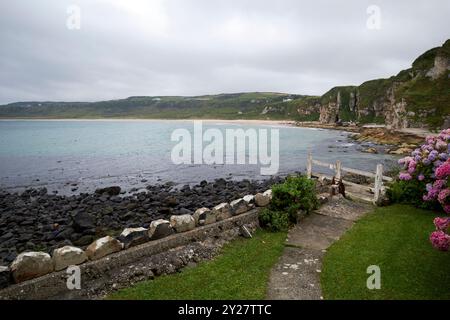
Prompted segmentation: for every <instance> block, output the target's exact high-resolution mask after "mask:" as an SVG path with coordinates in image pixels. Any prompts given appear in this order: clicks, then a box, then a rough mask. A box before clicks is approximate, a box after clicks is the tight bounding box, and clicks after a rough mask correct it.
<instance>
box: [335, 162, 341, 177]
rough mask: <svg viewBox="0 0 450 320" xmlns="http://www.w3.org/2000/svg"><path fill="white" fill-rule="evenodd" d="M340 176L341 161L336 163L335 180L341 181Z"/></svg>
mask: <svg viewBox="0 0 450 320" xmlns="http://www.w3.org/2000/svg"><path fill="white" fill-rule="evenodd" d="M341 177H342V174H341V161H340V160H337V161H336V179H338V180H341Z"/></svg>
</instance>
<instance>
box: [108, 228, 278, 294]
mask: <svg viewBox="0 0 450 320" xmlns="http://www.w3.org/2000/svg"><path fill="white" fill-rule="evenodd" d="M285 239H286V233H284V232H279V233H269V232H265V231H261V230H259V231H257V232H256V233H255V234H254V236H253V238H252V239H242V238H240V239H237V240H234V241H232V242H231V243H229V244H228V245H226V246H225V247H224V248H223V250H222V253H221V254H220V255H219V256H217V257H216V258H215V259H213V260H211V261H205V262H202V263H200V264H199V265H198V266H197V267H195V268H188V269H184V270H183V271H182V272H180V273H177V274H173V275H166V276H161V277H158V278H156V279H154V280H149V281H144V282H141V283H139V284H137V285H135V286H133V287H130V288H126V289H122V290H119V291H117V292H115V293H113V294H112V295H110V296H109V297H108V298H110V299H152V300H157V299H160V300H175V299H204V300H213V299H224V300H225V299H264V298H265V294H266V288H267V282H268V279H269V273H270V269H271V268H272V266H273V265H274V264H275V263H276V261H277V260H278V257H279V256H280V255H281V253H282V251H283V247H284V242H285Z"/></svg>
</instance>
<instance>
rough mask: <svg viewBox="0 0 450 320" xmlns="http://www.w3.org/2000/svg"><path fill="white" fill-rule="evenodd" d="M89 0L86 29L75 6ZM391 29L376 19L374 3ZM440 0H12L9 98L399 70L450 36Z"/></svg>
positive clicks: (296, 86) (302, 81) (310, 86)
mask: <svg viewBox="0 0 450 320" xmlns="http://www.w3.org/2000/svg"><path fill="white" fill-rule="evenodd" d="M71 4H77V5H78V6H79V7H80V8H81V19H82V20H81V30H77V31H71V30H68V29H67V28H66V19H67V17H68V15H67V13H66V9H67V7H68V6H69V5H71ZM372 4H375V5H378V6H379V7H380V9H381V18H382V20H381V29H380V30H369V29H367V28H366V20H367V18H368V15H367V13H366V9H367V7H368V6H369V5H372ZM449 13H450V3H449V2H448V1H446V0H430V1H426V2H425V1H407V0H400V1H388V0H379V1H361V0H349V1H345V2H344V1H331V0H329V1H325V0H316V1H314V2H313V1H308V2H307V1H295V0H285V1H258V0H247V1H245V0H244V1H225V0H210V1H206V0H149V1H144V0H134V1H119V0H95V1H93V0H77V1H68V0H59V1H51V0H36V1H32V2H31V1H26V0H17V1H14V2H12V1H11V2H10V3H8V4H7V3H5V2H2V3H1V4H0V43H1V46H0V73H1V77H0V103H7V102H13V101H23V100H76V101H93V100H102V99H115V98H123V97H127V96H131V95H197V94H210V93H221V92H242V91H282V92H289V93H299V94H322V93H324V92H325V91H327V90H328V89H330V88H331V87H332V86H335V85H347V84H360V83H361V82H363V81H365V80H369V79H374V78H380V77H388V76H391V75H393V74H396V73H397V72H398V71H400V70H401V69H404V68H407V67H409V66H410V64H411V62H412V61H413V59H415V58H416V57H417V56H418V55H419V54H421V53H422V52H424V51H425V50H428V49H430V48H432V47H434V46H438V45H441V44H442V43H443V42H444V41H445V40H446V39H447V38H449V37H450V34H449V30H450V20H449V19H448V14H449Z"/></svg>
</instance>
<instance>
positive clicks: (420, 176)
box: [417, 173, 425, 181]
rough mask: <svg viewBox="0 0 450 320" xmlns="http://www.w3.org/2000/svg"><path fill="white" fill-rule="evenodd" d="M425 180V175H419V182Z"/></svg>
mask: <svg viewBox="0 0 450 320" xmlns="http://www.w3.org/2000/svg"><path fill="white" fill-rule="evenodd" d="M424 179H425V176H424V175H423V173H421V174H419V176H418V177H417V180H419V181H423V180H424Z"/></svg>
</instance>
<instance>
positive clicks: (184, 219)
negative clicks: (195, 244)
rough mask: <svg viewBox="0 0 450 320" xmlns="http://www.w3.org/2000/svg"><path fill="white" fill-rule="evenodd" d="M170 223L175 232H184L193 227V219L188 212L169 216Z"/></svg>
mask: <svg viewBox="0 0 450 320" xmlns="http://www.w3.org/2000/svg"><path fill="white" fill-rule="evenodd" d="M170 225H171V226H172V228H174V229H175V231H176V232H186V231H189V230H192V229H194V228H195V219H194V217H193V216H191V215H190V214H183V215H179V216H171V217H170Z"/></svg>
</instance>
